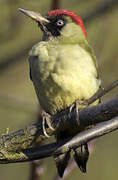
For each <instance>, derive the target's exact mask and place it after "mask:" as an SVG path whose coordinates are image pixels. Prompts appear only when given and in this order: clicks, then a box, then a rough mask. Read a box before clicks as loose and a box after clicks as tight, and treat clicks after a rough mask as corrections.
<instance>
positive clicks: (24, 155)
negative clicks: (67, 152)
mask: <svg viewBox="0 0 118 180" xmlns="http://www.w3.org/2000/svg"><path fill="white" fill-rule="evenodd" d="M74 115H75V113H74V112H72V113H71V116H70V117H69V116H68V114H67V112H64V111H63V112H61V113H58V114H57V115H55V116H53V117H52V118H51V122H52V127H53V128H54V129H50V127H49V126H48V125H47V124H46V126H45V131H46V132H47V134H48V135H50V136H51V135H53V134H55V133H57V131H59V130H60V129H61V130H62V129H63V130H64V128H67V127H69V126H71V128H74V129H75V131H76V133H77V132H78V131H80V130H83V129H85V127H88V126H90V125H95V124H96V123H100V122H103V121H106V122H103V123H102V124H100V125H97V126H96V127H94V128H95V129H94V128H93V129H89V130H87V131H84V132H82V133H83V134H82V137H85V136H84V133H85V135H86V133H88V135H86V136H87V137H86V142H87V141H89V140H91V139H89V138H92V139H94V138H96V137H99V136H101V135H102V134H105V133H107V132H108V130H109V129H108V128H110V130H109V132H111V131H112V130H116V129H117V123H118V122H117V121H116V119H115V122H114V120H110V119H111V118H113V117H116V116H118V98H117V99H113V100H111V101H109V102H107V103H105V104H99V105H97V106H93V107H89V108H86V109H82V110H81V111H80V114H79V115H80V116H79V117H80V125H79V126H78V124H77V122H76V120H75V116H74ZM108 120H110V121H108ZM107 123H108V124H107ZM109 123H110V124H109ZM112 123H113V124H112ZM114 123H116V126H115V124H114ZM42 124H43V123H42V122H40V123H38V124H34V125H31V126H28V127H26V128H25V129H22V130H19V131H17V132H15V133H12V134H8V135H3V136H2V137H1V139H0V163H11V162H22V161H29V160H35V159H38V158H39V157H40V158H43V157H47V156H48V155H49V156H50V155H51V154H52V153H54V151H56V149H57V148H59V147H60V146H61V145H62V144H63V143H65V141H64V142H63V143H62V144H58V145H57V144H56V143H54V144H51V145H48V146H43V147H40V148H42V149H39V147H38V150H37V148H36V147H35V148H31V149H27V148H28V147H29V146H31V145H32V144H33V142H35V141H36V140H39V141H40V142H41V141H42V140H44V139H46V138H47V136H45V134H44V131H43V127H42V126H43V125H42ZM108 125H109V126H108ZM113 125H114V126H113ZM112 126H113V127H112ZM96 128H98V132H97V129H96ZM102 128H104V131H103V129H102ZM99 130H100V131H99ZM94 132H95V133H98V135H97V134H95V136H93V137H91V135H92V134H93V133H94ZM79 137H80V140H81V141H80V140H79V143H80V142H81V144H83V143H85V140H84V139H83V138H82V137H81V133H80V134H79ZM66 145H67V144H66ZM79 145H80V144H79ZM50 146H51V148H50ZM69 147H70V146H69ZM64 148H65V146H64ZM71 148H72V147H71ZM39 150H40V152H38V151H39ZM37 153H38V154H37ZM42 153H43V155H42Z"/></svg>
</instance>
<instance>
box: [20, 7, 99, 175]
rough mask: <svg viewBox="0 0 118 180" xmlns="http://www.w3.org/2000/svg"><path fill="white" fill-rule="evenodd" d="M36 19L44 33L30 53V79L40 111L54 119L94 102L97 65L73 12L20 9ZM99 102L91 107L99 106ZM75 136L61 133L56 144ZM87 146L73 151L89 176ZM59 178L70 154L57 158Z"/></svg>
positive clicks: (71, 129) (80, 166) (83, 31)
mask: <svg viewBox="0 0 118 180" xmlns="http://www.w3.org/2000/svg"><path fill="white" fill-rule="evenodd" d="M19 10H20V11H21V12H23V13H24V14H25V15H27V16H29V17H30V18H31V19H33V20H34V21H35V22H36V23H37V24H38V26H39V28H40V29H41V31H42V32H43V36H42V40H41V41H40V42H38V43H37V44H36V45H34V46H33V47H32V49H31V50H30V52H29V69H30V79H31V80H32V82H33V85H34V88H35V91H36V94H37V97H38V100H39V103H40V105H41V108H42V109H43V110H44V112H46V113H47V114H49V115H50V116H53V115H55V114H57V113H58V112H61V111H62V110H64V109H66V108H68V107H70V108H69V111H70V112H71V110H72V109H73V107H75V109H76V112H77V116H76V117H77V118H78V111H77V110H78V109H81V108H82V107H83V105H82V104H83V102H84V101H86V100H88V99H89V98H91V97H92V96H93V95H94V94H95V93H96V92H97V91H98V90H99V89H100V86H101V80H100V77H99V73H98V64H97V61H96V57H95V55H94V52H93V49H92V48H91V46H90V45H89V43H88V41H87V31H86V28H85V25H84V22H83V20H82V18H81V16H79V15H78V14H76V13H74V12H73V11H71V10H66V9H56V10H52V11H49V12H48V13H47V14H46V15H41V14H40V13H37V12H34V11H30V10H26V9H22V8H20V9H19ZM99 102H100V100H99V99H98V100H96V101H95V102H94V103H92V105H96V104H98V103H99ZM73 135H74V129H73V128H72V127H70V129H67V130H66V131H64V132H63V131H62V132H61V131H60V132H59V133H58V134H57V136H56V138H57V142H58V141H60V140H63V139H64V138H66V137H68V136H70V137H71V136H73ZM88 156H89V150H88V145H87V144H84V145H82V146H81V147H79V148H77V149H74V159H75V161H76V163H77V165H78V166H79V168H80V170H81V171H82V172H84V173H85V172H86V163H87V160H88ZM54 159H55V161H56V166H57V169H58V173H59V175H60V177H62V176H63V174H64V170H65V168H66V167H67V165H68V161H69V159H70V151H69V152H67V153H64V154H62V155H57V156H55V157H54Z"/></svg>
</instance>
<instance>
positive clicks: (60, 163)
mask: <svg viewBox="0 0 118 180" xmlns="http://www.w3.org/2000/svg"><path fill="white" fill-rule="evenodd" d="M69 159H70V151H68V152H67V153H64V154H61V155H54V160H55V162H56V167H57V170H58V174H59V176H60V177H63V174H64V171H65V169H66V167H67V165H68V162H69Z"/></svg>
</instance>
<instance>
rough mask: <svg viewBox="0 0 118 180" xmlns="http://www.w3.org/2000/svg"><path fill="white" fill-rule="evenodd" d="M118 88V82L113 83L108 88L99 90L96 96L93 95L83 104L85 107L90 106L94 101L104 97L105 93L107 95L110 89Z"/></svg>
mask: <svg viewBox="0 0 118 180" xmlns="http://www.w3.org/2000/svg"><path fill="white" fill-rule="evenodd" d="M117 86H118V80H116V81H114V82H113V83H112V84H110V85H109V86H107V87H106V88H101V89H100V90H99V91H98V92H97V93H96V94H94V95H93V96H92V97H91V98H90V99H88V100H87V101H85V102H84V104H85V105H87V106H88V105H90V104H92V103H93V102H94V101H96V100H97V99H99V98H101V97H102V96H104V95H105V94H106V93H108V92H109V91H111V90H112V89H114V88H115V87H117Z"/></svg>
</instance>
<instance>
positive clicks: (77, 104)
mask: <svg viewBox="0 0 118 180" xmlns="http://www.w3.org/2000/svg"><path fill="white" fill-rule="evenodd" d="M82 104H83V101H80V100H79V101H78V100H77V101H75V103H74V104H72V105H71V107H70V109H69V112H70V113H71V112H72V111H73V112H74V115H75V118H76V121H77V124H78V125H80V121H79V110H80V109H81V108H80V107H81V106H82Z"/></svg>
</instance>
